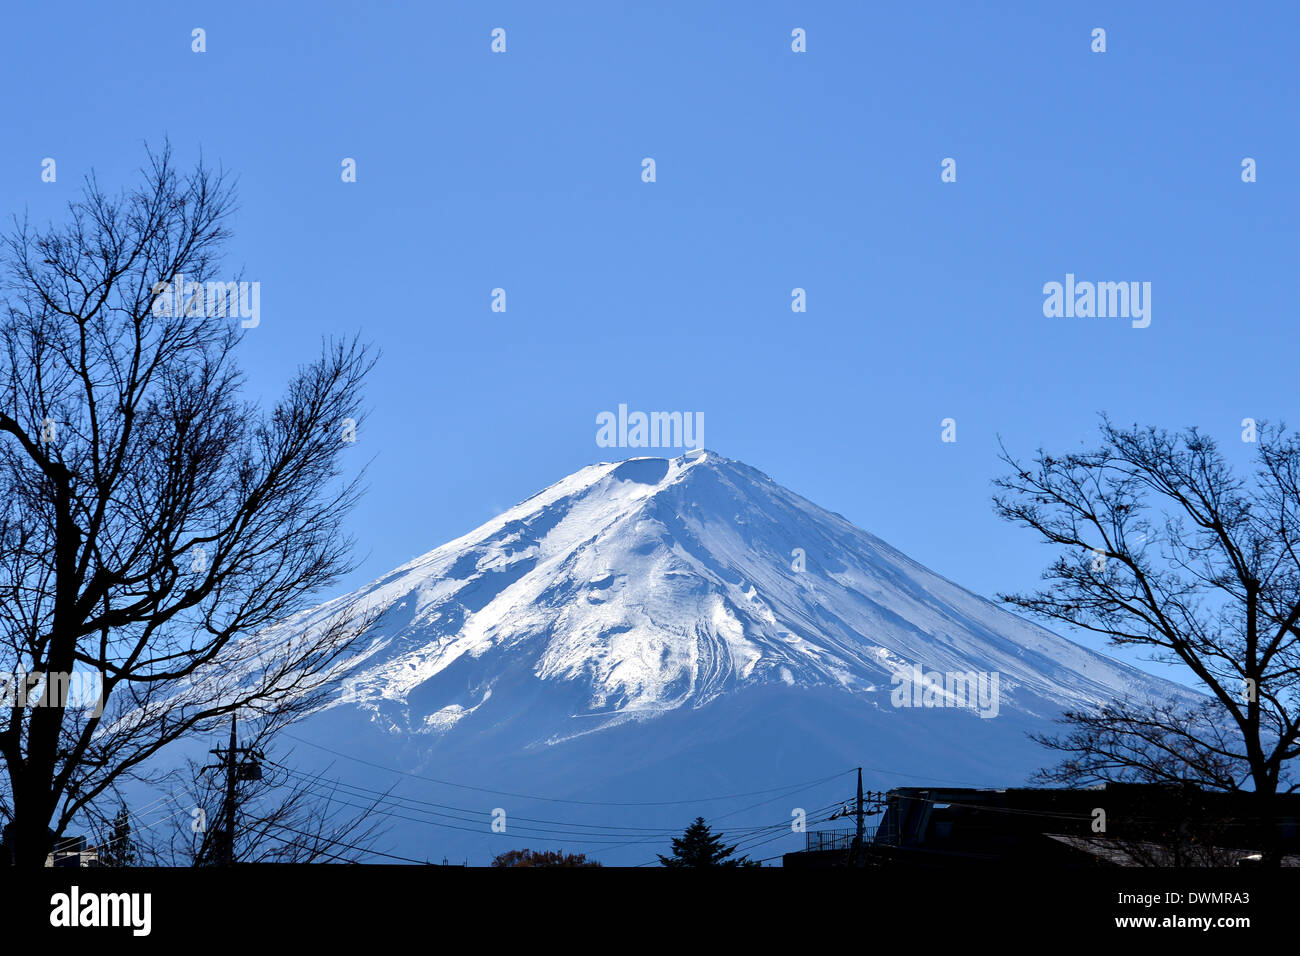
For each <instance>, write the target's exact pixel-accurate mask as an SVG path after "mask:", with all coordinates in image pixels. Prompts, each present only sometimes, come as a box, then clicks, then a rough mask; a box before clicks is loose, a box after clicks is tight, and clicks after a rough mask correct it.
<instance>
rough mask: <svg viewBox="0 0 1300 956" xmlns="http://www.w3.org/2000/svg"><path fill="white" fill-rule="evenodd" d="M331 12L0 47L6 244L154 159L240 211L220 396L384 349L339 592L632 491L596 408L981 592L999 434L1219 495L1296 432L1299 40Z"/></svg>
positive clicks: (1115, 24) (47, 35)
mask: <svg viewBox="0 0 1300 956" xmlns="http://www.w3.org/2000/svg"><path fill="white" fill-rule="evenodd" d="M330 6H333V5H330ZM338 6H339V7H340V9H327V8H326V7H327V5H323V4H321V5H317V4H312V5H306V4H296V5H291V4H264V3H237V2H222V3H190V4H184V5H180V4H176V3H134V4H128V5H122V6H119V5H112V6H104V5H98V4H61V3H46V4H42V5H39V6H37V5H30V4H29V5H15V6H12V7H10V8H8V9H7V10H6V13H5V29H4V30H3V32H0V71H3V73H4V80H5V82H4V83H3V85H0V90H3V93H0V98H2V102H0V106H2V107H3V116H4V117H5V121H4V136H3V143H4V148H3V149H2V150H0V212H3V213H5V214H6V215H8V214H9V213H11V212H22V211H24V210H26V211H27V212H29V213H30V215H31V216H32V217H33V219H35V220H37V221H44V220H47V219H49V218H50V217H57V216H59V215H61V210H62V207H63V205H64V204H65V203H66V202H67V201H68V200H69V199H70V198H73V197H74V196H75V195H76V193H77V190H78V189H79V187H80V184H81V178H82V176H83V175H84V174H86V173H87V172H89V171H90V170H91V169H92V168H94V169H95V170H96V171H97V173H98V175H99V176H100V178H101V180H102V181H103V182H104V183H105V184H108V185H112V186H115V187H116V186H118V185H125V184H127V183H129V182H130V181H131V177H132V176H133V174H134V170H135V169H136V168H137V167H138V166H139V165H140V163H141V161H142V159H143V144H144V143H145V142H149V143H151V144H154V145H157V144H158V143H160V142H161V141H162V139H163V137H164V136H166V137H170V139H171V142H172V144H173V146H174V147H175V148H176V150H177V151H178V154H179V156H180V158H181V160H182V161H184V162H186V163H189V162H192V161H193V160H194V159H195V158H196V157H197V156H198V154H199V151H200V150H201V151H202V152H203V154H204V155H205V156H206V157H207V158H208V159H209V160H210V161H213V162H219V163H221V164H222V165H224V166H225V167H226V168H227V169H229V170H230V171H231V172H233V173H234V174H236V175H237V176H238V177H239V183H240V196H241V203H242V205H241V210H240V212H239V214H238V216H237V217H236V218H235V220H234V221H233V224H232V225H233V228H234V231H235V238H234V241H233V242H232V243H231V245H230V248H229V271H230V272H231V273H234V272H235V271H238V270H239V269H240V268H242V269H243V271H244V273H245V277H246V278H248V279H250V280H255V281H259V282H260V283H261V286H262V299H261V303H262V322H261V325H260V326H259V327H258V328H256V329H254V330H251V331H250V332H249V334H248V336H247V338H246V340H245V344H244V346H243V352H242V361H243V363H244V366H245V368H246V369H247V370H248V372H249V374H250V381H251V386H252V389H253V392H254V394H255V395H257V396H260V397H262V398H263V399H264V400H267V401H269V400H271V399H272V398H273V397H274V396H275V395H276V394H277V392H278V390H279V388H280V386H281V384H282V383H283V382H284V381H285V380H286V378H287V377H288V376H289V374H291V372H292V370H293V368H294V367H295V366H296V365H297V364H298V363H299V362H301V361H305V360H307V359H309V358H310V357H311V356H312V355H313V354H314V353H315V352H316V350H317V348H318V344H319V341H320V339H321V337H322V336H327V335H346V334H350V333H353V332H357V331H360V332H361V333H362V335H363V337H364V338H366V339H368V340H370V341H372V342H373V343H375V344H376V345H377V346H378V347H379V348H380V349H381V350H382V351H383V358H382V360H381V364H380V366H379V368H378V369H377V372H376V374H375V377H374V380H373V382H372V384H371V388H370V392H369V394H370V404H371V406H372V408H373V415H372V417H371V419H370V420H369V422H368V423H367V425H366V427H365V428H364V429H363V430H362V431H361V433H360V434H359V435H358V443H357V445H356V448H355V450H354V453H355V456H356V459H357V461H358V463H359V462H360V461H362V460H364V459H369V458H373V464H372V465H371V468H370V472H369V484H370V489H371V490H370V493H369V494H368V496H367V497H366V499H365V501H364V502H363V504H362V505H361V506H360V507H359V509H358V510H357V511H356V513H355V515H354V519H353V521H352V523H351V528H350V530H351V531H352V533H353V534H354V535H355V536H356V538H357V539H358V541H359V547H360V554H359V556H360V557H361V559H362V560H361V566H360V568H359V569H358V570H357V572H356V573H355V574H353V575H352V576H351V577H350V578H349V579H348V580H347V581H345V582H343V583H342V585H341V586H340V590H341V589H344V588H347V587H351V586H355V585H359V584H361V583H363V582H365V581H367V580H369V579H371V578H373V577H375V576H377V575H379V574H381V573H382V572H384V571H386V570H388V569H389V568H391V567H393V566H396V565H398V564H400V563H402V562H405V561H406V560H408V559H410V558H411V557H413V556H414V555H416V554H419V553H422V552H424V551H427V550H429V549H430V548H433V547H435V546H437V545H438V544H441V543H442V542H444V541H446V540H448V539H450V538H452V537H455V536H457V535H460V534H463V533H464V532H466V531H468V530H470V529H471V528H472V527H474V526H476V525H477V524H479V523H481V522H482V521H484V520H486V519H488V518H490V517H491V516H493V515H494V514H496V513H498V512H499V511H500V510H502V509H504V508H506V507H509V506H510V505H513V504H514V503H516V502H517V501H519V500H521V499H523V498H526V497H528V496H529V495H531V494H532V493H534V492H535V491H537V490H539V489H540V488H541V487H543V486H544V485H546V484H549V483H551V482H553V481H555V480H557V479H558V478H560V477H562V476H564V475H566V474H568V473H570V472H572V471H575V470H576V469H578V468H580V467H582V466H584V465H586V464H589V463H591V462H593V461H598V460H608V459H610V458H613V457H624V456H625V455H629V454H639V453H643V452H639V451H632V450H620V449H604V448H599V447H597V445H596V441H595V436H596V425H595V418H596V415H597V414H598V413H599V412H601V411H605V410H613V409H616V408H617V406H618V404H619V403H620V402H625V403H627V404H628V405H629V407H630V408H632V409H643V410H683V411H698V412H703V413H704V417H705V444H706V445H707V446H708V447H710V448H713V449H715V450H717V451H718V452H720V453H722V454H724V455H726V456H728V457H731V458H737V459H740V460H742V461H745V462H747V463H749V464H751V465H754V466H755V467H757V468H759V469H761V470H763V471H765V472H767V473H768V474H769V475H771V476H772V477H773V478H774V479H776V480H777V481H779V482H781V483H783V484H785V485H787V486H788V487H790V488H792V489H793V490H795V491H797V492H799V493H801V494H803V495H805V496H806V497H808V498H810V499H812V500H813V501H815V502H817V503H818V504H821V505H823V506H825V507H827V508H830V509H831V510H834V511H838V512H840V513H842V514H843V515H845V516H846V517H848V518H849V519H851V520H853V521H854V522H855V523H857V524H859V525H861V526H862V527H864V528H866V529H867V530H869V531H872V532H873V533H875V534H877V535H879V536H881V537H882V538H884V539H885V540H887V541H889V542H890V543H891V544H894V545H895V546H897V547H899V548H900V549H902V550H903V551H905V552H906V553H908V554H910V555H911V556H913V557H915V558H916V559H917V560H919V561H921V562H922V563H924V564H927V565H929V566H930V567H932V568H934V569H935V570H936V571H938V572H940V573H942V574H944V575H946V576H948V577H950V578H952V579H953V580H955V581H957V582H959V583H961V584H963V585H965V586H967V587H969V588H971V589H972V590H975V591H977V592H980V593H983V594H992V593H994V592H996V591H1000V590H1016V589H1023V588H1027V587H1031V586H1032V585H1033V584H1034V582H1035V581H1036V579H1037V575H1038V572H1039V570H1040V569H1041V568H1042V566H1043V565H1044V564H1045V563H1046V561H1047V560H1048V558H1049V552H1048V550H1047V549H1046V548H1044V547H1042V546H1040V545H1038V544H1037V543H1036V541H1035V540H1034V539H1033V538H1032V537H1031V536H1030V535H1029V533H1028V532H1026V531H1023V530H1019V529H1015V528H1012V527H1010V526H1006V525H1004V524H1002V523H1000V522H999V521H998V519H996V518H995V517H994V515H993V514H992V511H991V508H990V504H989V496H990V493H991V489H990V487H989V480H990V478H992V477H993V476H994V475H995V474H998V473H999V472H1000V471H1001V468H1000V466H999V463H998V462H997V459H996V454H997V445H996V440H997V436H998V435H999V434H1000V435H1002V436H1003V437H1004V439H1005V440H1006V441H1007V443H1008V444H1009V446H1010V447H1011V448H1012V449H1013V450H1016V451H1019V452H1025V453H1028V452H1030V451H1031V450H1032V449H1033V448H1034V447H1035V446H1036V445H1038V444H1043V445H1045V446H1047V447H1048V448H1058V449H1064V448H1068V447H1071V446H1075V445H1077V444H1078V442H1079V441H1080V440H1089V441H1090V440H1091V439H1092V437H1093V436H1094V435H1095V433H1096V421H1097V419H1096V416H1097V413H1098V412H1099V411H1102V410H1106V411H1109V412H1110V413H1111V414H1112V415H1113V416H1114V417H1115V418H1116V419H1118V420H1119V421H1121V422H1131V421H1142V422H1151V423H1156V424H1161V425H1166V426H1170V427H1178V426H1183V425H1189V424H1197V425H1199V426H1201V427H1202V428H1203V429H1204V430H1205V431H1207V432H1209V433H1211V434H1213V435H1216V436H1218V437H1219V438H1220V439H1221V440H1222V441H1223V442H1224V443H1225V444H1226V445H1228V446H1229V448H1230V450H1231V451H1232V453H1233V454H1234V455H1243V457H1244V446H1242V444H1241V442H1240V440H1239V438H1240V431H1241V428H1240V422H1241V419H1242V418H1243V417H1247V416H1251V417H1255V418H1261V419H1263V418H1268V419H1274V420H1277V419H1287V418H1288V417H1290V418H1295V417H1296V416H1294V415H1293V414H1292V412H1293V407H1294V401H1295V396H1296V386H1295V373H1294V355H1295V348H1294V341H1295V340H1294V331H1293V330H1294V326H1295V315H1294V310H1293V306H1294V303H1295V301H1296V294H1295V275H1296V270H1295V264H1296V250H1297V244H1296V222H1297V198H1298V195H1297V189H1298V187H1297V165H1298V164H1300V143H1298V142H1297V132H1296V129H1297V127H1296V123H1295V122H1294V119H1295V103H1296V102H1297V92H1300V91H1297V82H1296V70H1295V62H1296V61H1295V55H1294V37H1295V36H1296V33H1297V27H1298V26H1300V22H1298V21H1300V7H1297V6H1296V5H1294V4H1280V3H1279V4H1260V5H1252V6H1251V7H1250V8H1249V10H1248V11H1243V10H1236V9H1231V8H1225V7H1222V6H1215V5H1211V4H1208V3H1177V4H1174V3H1148V4H1140V5H1138V4H1132V3H1088V4H1082V3H1052V4H1042V3H999V4H971V3H964V2H963V3H928V4H893V5H877V4H870V5H868V4H860V3H812V4H793V3H768V2H747V3H743V4H742V3H697V2H695V3H692V2H661V3H654V4H648V3H647V4H630V3H621V4H620V3H610V2H606V3H594V2H593V3H558V2H557V3H552V4H537V3H469V2H462V3H436V4H434V3H369V4H353V5H348V6H347V7H346V8H342V5H338ZM196 27H199V28H202V29H204V30H205V31H206V42H207V51H206V52H204V53H194V52H192V51H191V30H193V29H194V28H196ZM496 27H501V28H504V29H505V30H506V38H507V49H506V52H505V53H504V54H494V53H492V52H491V50H490V43H491V37H490V33H491V31H492V29H493V28H496ZM796 27H800V28H803V29H804V30H806V33H807V47H808V49H807V52H806V53H802V54H796V53H794V52H792V51H791V48H790V44H791V39H790V34H791V30H792V29H794V28H796ZM1095 27H1102V28H1104V29H1105V30H1106V31H1107V37H1106V39H1107V50H1106V52H1105V53H1094V52H1092V50H1091V31H1092V30H1093V28H1095ZM45 157H52V158H54V159H55V160H56V162H57V174H58V178H57V181H56V182H55V183H43V182H42V181H41V175H40V174H41V161H42V160H43V159H44V158H45ZM344 157H352V158H355V159H356V161H357V182H355V183H344V182H342V181H341V177H340V163H341V161H342V160H343V158H344ZM644 157H653V158H654V159H655V161H656V167H657V168H656V173H657V181H656V182H654V183H645V182H642V179H641V161H642V159H643V158H644ZM945 157H952V158H954V159H955V160H956V161H957V181H956V182H955V183H942V182H941V181H940V161H941V160H942V159H944V158H945ZM1244 157H1252V158H1254V159H1255V160H1256V161H1257V164H1258V181H1257V182H1255V183H1249V184H1247V183H1243V182H1242V181H1241V175H1240V173H1241V161H1242V159H1243V158H1244ZM1066 273H1074V274H1075V275H1076V276H1077V277H1078V278H1079V279H1081V280H1082V279H1092V280H1105V281H1146V282H1150V283H1151V285H1152V316H1151V317H1152V321H1151V324H1150V326H1149V327H1148V328H1145V329H1134V328H1132V327H1131V326H1130V323H1129V322H1128V321H1126V320H1123V319H1115V318H1108V319H1097V318H1093V319H1077V318H1076V319H1066V318H1046V317H1044V315H1043V312H1042V303H1043V294H1042V287H1043V284H1044V283H1045V282H1049V281H1063V279H1064V277H1065V275H1066ZM498 287H500V288H504V289H505V290H506V295H507V311H506V312H505V313H496V312H493V311H491V309H490V304H491V290H492V289H494V288H498ZM795 287H801V288H804V289H805V290H806V292H807V312H806V313H805V314H795V313H792V311H791V309H790V301H791V290H792V289H793V288H795ZM946 417H952V418H954V419H955V420H956V423H957V441H956V442H955V443H952V444H945V443H943V442H941V441H940V421H941V420H942V419H944V418H946ZM670 453H671V454H677V453H679V452H677V451H673V452H670ZM1094 646H1095V642H1094ZM1130 659H1131V658H1130Z"/></svg>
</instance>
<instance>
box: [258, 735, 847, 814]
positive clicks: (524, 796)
mask: <svg viewBox="0 0 1300 956" xmlns="http://www.w3.org/2000/svg"><path fill="white" fill-rule="evenodd" d="M282 733H283V734H284V736H286V737H288V738H289V739H291V740H296V741H298V742H299V743H303V744H306V745H307V746H309V747H316V748H318V749H320V750H324V751H325V752H327V753H332V754H334V755H335V756H336V757H342V758H343V759H345V760H353V761H356V762H357V763H361V764H365V765H366V766H368V767H374V768H375V769H376V770H383V771H386V772H387V773H395V774H398V775H400V776H403V777H412V778H414V779H416V780H426V781H428V782H430V783H437V784H441V785H442V786H444V787H456V788H458V789H460V790H474V791H477V792H478V793H490V794H493V795H495V796H501V797H515V798H517V799H519V800H538V801H542V802H547V803H569V804H574V805H576V806H587V807H671V806H682V805H685V804H691V803H711V802H715V801H718V800H736V799H739V798H741V797H756V796H761V795H762V794H766V793H776V792H778V791H781V790H786V789H789V786H790V785H787V786H784V787H772V788H770V789H767V790H751V791H749V792H748V793H729V794H724V795H722V796H717V797H696V798H694V799H689V800H654V801H646V802H624V801H610V800H571V799H566V798H564V797H543V796H538V795H537V794H528V793H514V792H511V791H509V790H493V789H492V788H490V787H475V786H471V785H470V784H464V783H455V782H453V781H451V780H440V779H438V778H437V777H426V776H424V775H422V774H418V773H411V772H410V771H407V770H398V769H397V768H395V767H386V766H384V765H383V764H379V763H375V762H373V761H370V760H365V759H364V758H362V757H355V756H353V755H352V754H347V753H343V752H342V751H339V750H334V749H332V748H330V747H326V746H325V745H324V744H318V743H314V742H313V741H310V740H304V739H303V738H301V737H296V736H294V735H293V734H291V733H288V732H287V731H282ZM852 772H853V771H851V770H841V771H840V772H839V773H834V774H831V775H830V776H829V777H823V778H822V779H820V780H809V781H806V785H808V786H813V785H816V784H819V783H826V782H828V781H830V780H834V779H835V778H836V777H842V776H844V775H845V774H849V773H852Z"/></svg>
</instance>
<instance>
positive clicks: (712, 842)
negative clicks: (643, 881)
mask: <svg viewBox="0 0 1300 956" xmlns="http://www.w3.org/2000/svg"><path fill="white" fill-rule="evenodd" d="M735 852H736V844H732V845H731V846H726V845H724V844H723V842H722V834H721V833H718V834H714V833H713V832H712V831H711V830H710V829H709V825H708V824H707V823H705V822H704V817H696V818H695V822H694V823H692V824H691V825H690V826H688V827H687V828H686V832H685V833H683V834H682V835H681V836H680V837H673V852H672V856H664V855H663V854H662V853H660V854H656V855H657V856H658V857H659V862H660V863H661V864H663V865H664V866H674V867H683V866H689V867H699V866H759V865H760V864H759V863H757V862H756V861H754V860H751V859H749V858H748V857H746V856H741V857H737V858H735V859H732V858H731V856H732V854H733V853H735Z"/></svg>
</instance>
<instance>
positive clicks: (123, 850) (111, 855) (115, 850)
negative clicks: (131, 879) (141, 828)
mask: <svg viewBox="0 0 1300 956" xmlns="http://www.w3.org/2000/svg"><path fill="white" fill-rule="evenodd" d="M97 850H98V856H99V862H100V863H101V864H102V865H104V866H135V864H136V862H137V858H136V852H135V850H136V848H135V841H134V840H133V839H132V838H131V814H130V813H128V812H127V809H126V804H125V803H124V804H122V805H121V808H120V809H119V810H118V811H117V814H116V815H115V816H114V817H113V824H112V826H110V827H109V828H108V832H107V836H105V838H104V840H103V842H102V843H101V844H100V845H99V846H98V847H97Z"/></svg>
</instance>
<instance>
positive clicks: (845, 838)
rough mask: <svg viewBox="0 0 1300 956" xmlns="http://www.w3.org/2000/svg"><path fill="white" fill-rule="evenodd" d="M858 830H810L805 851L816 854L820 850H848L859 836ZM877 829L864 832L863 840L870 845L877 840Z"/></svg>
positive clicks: (806, 837)
mask: <svg viewBox="0 0 1300 956" xmlns="http://www.w3.org/2000/svg"><path fill="white" fill-rule="evenodd" d="M857 833H858V831H857V830H856V829H849V830H809V831H808V832H807V833H805V834H804V850H805V851H807V852H815V851H818V850H848V849H851V848H852V846H853V838H854V837H855V836H857ZM875 835H876V828H875V827H866V828H864V830H863V839H864V840H865V841H866V842H867V843H870V842H871V841H872V839H874V838H875Z"/></svg>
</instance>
